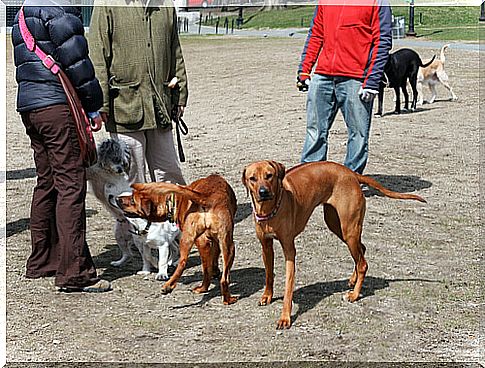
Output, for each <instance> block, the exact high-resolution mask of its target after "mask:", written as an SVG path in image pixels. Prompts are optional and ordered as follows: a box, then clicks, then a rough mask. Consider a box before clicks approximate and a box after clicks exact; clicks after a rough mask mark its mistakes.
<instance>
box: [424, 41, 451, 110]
mask: <svg viewBox="0 0 485 368" xmlns="http://www.w3.org/2000/svg"><path fill="white" fill-rule="evenodd" d="M449 46H450V45H443V47H441V51H440V58H439V59H436V60H434V61H433V62H432V63H431V64H430V65H429V66H427V67H426V68H419V71H418V79H417V81H418V84H417V88H418V105H422V104H423V102H424V97H423V85H425V84H426V85H428V87H429V89H430V90H431V98H430V99H429V100H428V103H430V104H432V103H433V102H434V101H435V99H436V85H437V84H440V83H441V84H442V85H443V86H444V87H445V88H446V89H447V90H448V91H449V92H450V100H452V101H454V100H457V99H458V97H456V95H455V93H454V92H453V88H451V86H450V84H449V83H448V74H446V71H445V50H446V49H447V48H448V47H449Z"/></svg>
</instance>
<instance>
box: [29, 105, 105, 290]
mask: <svg viewBox="0 0 485 368" xmlns="http://www.w3.org/2000/svg"><path fill="white" fill-rule="evenodd" d="M21 116H22V122H23V123H24V125H25V128H26V132H27V134H28V135H29V137H30V141H31V146H32V149H33V150H34V161H35V167H36V171H37V185H36V186H35V188H34V193H33V198H32V207H31V211H30V232H31V239H32V254H31V255H30V257H29V259H28V260H27V271H26V277H28V278H39V277H47V276H55V284H56V285H57V286H59V287H83V286H88V285H92V284H95V283H96V282H97V281H98V280H99V279H98V278H97V275H96V269H95V267H94V263H93V260H92V258H91V254H90V252H89V248H88V245H87V243H86V208H85V199H86V170H85V168H84V167H83V164H82V160H81V157H80V156H81V155H80V147H79V141H78V138H77V133H76V127H75V122H74V120H73V119H72V117H71V114H70V112H69V108H68V106H67V105H53V106H48V107H46V108H41V109H38V110H33V111H31V112H26V113H22V114H21Z"/></svg>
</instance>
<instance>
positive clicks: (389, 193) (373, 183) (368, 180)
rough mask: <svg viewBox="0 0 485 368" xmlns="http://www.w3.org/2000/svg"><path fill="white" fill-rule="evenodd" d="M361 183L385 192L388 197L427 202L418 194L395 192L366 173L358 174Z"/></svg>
mask: <svg viewBox="0 0 485 368" xmlns="http://www.w3.org/2000/svg"><path fill="white" fill-rule="evenodd" d="M356 175H357V178H358V180H359V183H360V184H366V185H369V186H371V187H373V188H375V189H377V190H378V191H379V192H381V193H382V194H384V195H385V196H386V197H389V198H395V199H414V200H415V201H420V202H423V203H426V200H425V199H424V198H422V197H420V196H418V195H416V194H405V193H398V192H394V191H392V190H390V189H387V188H386V187H384V186H382V185H381V184H380V183H379V182H378V181H376V180H374V179H372V178H370V177H368V176H364V175H360V174H356Z"/></svg>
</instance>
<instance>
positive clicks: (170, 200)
mask: <svg viewBox="0 0 485 368" xmlns="http://www.w3.org/2000/svg"><path fill="white" fill-rule="evenodd" d="M165 206H166V208H167V220H168V221H169V222H171V223H172V224H173V223H175V222H177V217H176V216H177V205H176V203H175V193H172V195H171V196H170V197H167V200H166V202H165Z"/></svg>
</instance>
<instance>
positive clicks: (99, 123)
mask: <svg viewBox="0 0 485 368" xmlns="http://www.w3.org/2000/svg"><path fill="white" fill-rule="evenodd" d="M102 127H103V119H102V118H101V115H98V116H96V117H94V118H91V130H92V131H93V132H98V131H100V130H101V128H102Z"/></svg>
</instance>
